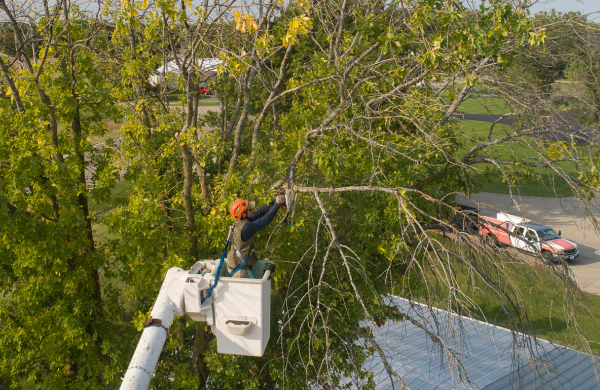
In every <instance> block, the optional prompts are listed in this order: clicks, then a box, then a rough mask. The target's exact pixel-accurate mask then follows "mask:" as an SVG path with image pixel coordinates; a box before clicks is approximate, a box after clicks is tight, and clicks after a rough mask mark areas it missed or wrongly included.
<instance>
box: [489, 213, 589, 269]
mask: <svg viewBox="0 0 600 390" xmlns="http://www.w3.org/2000/svg"><path fill="white" fill-rule="evenodd" d="M479 221H480V228H479V234H480V235H481V236H482V237H484V238H485V240H486V242H487V243H488V244H489V245H491V246H493V247H499V246H501V245H506V246H512V247H515V248H517V249H521V250H524V251H527V252H532V253H536V254H541V255H542V256H544V258H546V259H548V260H565V261H569V260H573V259H575V258H576V257H577V256H579V250H578V248H577V244H575V243H574V242H572V241H569V240H565V239H564V238H562V237H561V236H560V230H559V231H558V233H556V231H555V230H554V229H552V228H550V227H548V226H544V225H540V224H536V223H533V222H531V221H530V220H527V219H523V218H521V217H517V216H515V215H510V214H505V213H498V214H497V216H496V219H494V218H491V217H479Z"/></svg>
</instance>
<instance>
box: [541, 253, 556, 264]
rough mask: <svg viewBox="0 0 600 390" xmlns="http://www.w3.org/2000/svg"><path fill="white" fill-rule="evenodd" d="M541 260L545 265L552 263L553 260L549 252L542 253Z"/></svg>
mask: <svg viewBox="0 0 600 390" xmlns="http://www.w3.org/2000/svg"><path fill="white" fill-rule="evenodd" d="M542 260H544V261H545V262H546V263H554V258H553V257H552V253H551V252H550V251H546V250H543V251H542Z"/></svg>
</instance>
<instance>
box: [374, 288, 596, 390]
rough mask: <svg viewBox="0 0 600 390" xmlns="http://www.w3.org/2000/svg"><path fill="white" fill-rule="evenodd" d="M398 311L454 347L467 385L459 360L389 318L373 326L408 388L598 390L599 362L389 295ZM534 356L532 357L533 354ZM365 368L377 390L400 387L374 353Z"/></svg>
mask: <svg viewBox="0 0 600 390" xmlns="http://www.w3.org/2000/svg"><path fill="white" fill-rule="evenodd" d="M392 301H393V304H395V305H396V306H397V307H398V308H399V310H400V311H401V312H403V313H406V314H407V315H409V316H411V317H412V318H414V319H416V320H417V321H418V322H419V323H421V324H424V325H425V328H426V329H427V330H428V331H429V332H431V333H432V334H433V335H435V336H439V337H440V338H441V339H442V340H444V342H445V344H446V347H447V348H448V349H450V350H452V351H454V354H455V356H456V357H457V358H458V361H459V362H460V364H461V365H462V367H463V369H464V371H463V372H464V373H465V374H466V377H467V378H468V380H469V381H470V383H467V384H463V382H461V380H460V379H459V369H458V366H459V365H458V363H452V362H451V361H449V359H448V355H447V354H446V353H444V352H442V351H441V348H440V347H439V346H437V344H434V343H433V341H432V340H431V338H430V337H429V336H428V335H427V334H426V332H425V331H424V330H423V329H420V328H419V327H417V326H416V325H414V324H413V323H411V321H409V320H406V319H405V320H404V321H401V322H393V321H388V322H386V323H385V324H384V325H383V326H381V327H380V328H375V329H374V330H373V333H374V336H375V339H376V340H377V342H378V343H379V345H380V347H381V348H382V349H383V351H384V353H385V356H386V359H387V361H388V363H389V364H390V365H391V366H392V367H393V368H394V370H395V371H396V372H397V373H398V374H399V375H400V377H401V378H402V380H403V381H404V383H405V384H406V385H407V386H408V387H409V388H411V389H412V390H418V389H454V388H456V389H482V390H496V389H498V390H499V389H532V390H533V389H536V390H539V389H578V390H579V389H600V361H599V357H598V356H593V355H588V354H585V353H583V352H580V351H576V350H574V349H571V348H566V347H563V346H560V345H556V344H552V343H551V342H549V341H545V340H540V339H536V340H535V341H534V342H533V343H530V341H532V340H531V339H530V338H528V337H526V336H523V335H522V334H520V333H516V332H514V333H513V332H511V331H510V330H509V329H505V328H501V327H497V326H494V325H490V324H487V323H484V322H481V321H477V320H473V319H470V318H467V317H462V316H458V315H455V314H450V313H448V312H446V311H444V310H440V309H435V308H428V307H427V306H425V305H422V304H419V303H416V302H411V301H408V300H406V299H403V298H398V297H393V298H392ZM533 356H535V357H536V358H533ZM365 368H366V369H367V370H370V371H372V372H373V373H374V380H375V383H376V389H377V390H387V389H390V390H391V389H393V388H395V389H401V386H400V384H399V383H398V382H397V381H396V380H395V379H394V386H392V384H391V381H390V377H389V375H388V373H387V371H386V370H385V368H384V365H383V361H382V359H381V358H380V357H379V355H378V354H377V353H376V354H375V355H374V356H373V357H372V358H371V359H370V360H369V361H368V362H367V364H366V366H365Z"/></svg>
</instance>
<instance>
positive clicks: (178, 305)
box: [120, 260, 275, 390]
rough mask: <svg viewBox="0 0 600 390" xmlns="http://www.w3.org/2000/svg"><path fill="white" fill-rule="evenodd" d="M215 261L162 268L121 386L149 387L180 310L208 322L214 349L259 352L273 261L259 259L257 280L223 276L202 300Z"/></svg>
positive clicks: (265, 335)
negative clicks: (159, 284) (163, 271)
mask: <svg viewBox="0 0 600 390" xmlns="http://www.w3.org/2000/svg"><path fill="white" fill-rule="evenodd" d="M218 262H219V261H218V260H217V261H215V260H201V261H198V262H196V264H194V266H193V267H192V268H191V269H190V270H189V271H185V270H183V269H181V268H171V269H170V270H169V271H168V272H167V276H166V277H165V281H164V282H163V285H162V287H161V289H160V292H159V293H158V297H157V298H156V302H154V308H153V309H152V312H151V313H150V317H149V318H148V319H147V320H146V322H145V323H144V326H145V329H144V332H143V333H142V337H141V339H140V342H139V343H138V346H137V348H136V349H135V352H134V354H133V358H132V359H131V363H130V364H129V368H128V369H127V372H126V373H125V377H124V378H123V383H122V384H121V389H120V390H147V389H148V385H149V384H150V380H151V379H152V377H153V376H154V369H155V368H156V363H157V362H158V359H159V357H160V353H161V351H162V348H163V346H164V344H165V340H166V339H167V337H168V336H169V328H170V327H171V324H172V323H173V318H174V317H175V316H182V315H183V314H184V313H188V314H189V315H190V317H191V318H192V319H193V320H194V321H206V322H207V323H208V325H210V326H211V329H212V331H213V333H214V334H215V335H216V338H217V350H218V351H219V353H228V354H234V355H247V356H262V355H263V353H264V351H265V348H266V346H267V342H268V341H269V336H270V318H271V274H272V272H273V270H274V269H275V267H274V263H273V262H272V261H268V260H258V261H257V263H256V264H255V265H254V271H256V272H255V275H256V277H257V279H248V278H230V277H224V276H222V277H221V279H219V282H218V284H217V285H216V286H215V287H214V290H212V293H211V296H210V298H208V299H206V302H204V303H202V299H203V297H206V296H207V292H208V290H209V287H210V286H212V285H213V284H214V282H215V279H216V271H217V269H218V267H217V264H218ZM208 271H212V272H208ZM224 272H226V271H224Z"/></svg>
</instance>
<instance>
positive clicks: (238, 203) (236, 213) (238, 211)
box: [229, 199, 254, 219]
mask: <svg viewBox="0 0 600 390" xmlns="http://www.w3.org/2000/svg"><path fill="white" fill-rule="evenodd" d="M253 208H254V202H248V201H247V200H244V199H236V200H235V202H233V203H232V204H231V206H229V213H230V214H231V216H232V217H233V218H235V219H240V218H242V213H243V212H244V211H246V210H248V209H250V210H252V209H253Z"/></svg>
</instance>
